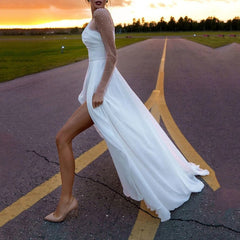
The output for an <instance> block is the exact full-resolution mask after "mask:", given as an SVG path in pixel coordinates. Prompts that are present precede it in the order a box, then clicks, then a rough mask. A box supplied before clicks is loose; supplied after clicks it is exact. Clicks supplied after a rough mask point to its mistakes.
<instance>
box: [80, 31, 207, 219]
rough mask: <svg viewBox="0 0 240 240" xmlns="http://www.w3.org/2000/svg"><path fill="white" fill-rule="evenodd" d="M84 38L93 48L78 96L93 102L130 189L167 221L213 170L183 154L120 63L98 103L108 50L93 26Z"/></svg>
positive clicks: (99, 127) (97, 119) (93, 114)
mask: <svg viewBox="0 0 240 240" xmlns="http://www.w3.org/2000/svg"><path fill="white" fill-rule="evenodd" d="M82 40H83V42H84V44H85V45H86V46H87V48H88V55H89V66H88V70H87V73H86V77H85V81H84V85H83V89H82V91H81V93H80V95H79V97H78V100H79V102H80V103H81V104H83V103H84V102H85V101H87V107H88V111H89V114H90V116H91V118H92V120H93V122H94V124H95V126H96V128H97V130H98V131H99V133H100V135H101V136H102V137H103V138H104V139H105V141H106V143H107V146H108V149H109V152H110V154H111V156H112V159H113V162H114V165H115V167H116V170H117V173H118V176H119V178H120V181H121V184H122V187H123V192H124V194H125V195H126V196H129V197H131V198H133V199H135V200H138V201H140V200H144V201H145V203H146V205H147V206H148V207H149V208H150V209H151V210H155V211H156V213H157V214H158V216H159V218H161V221H166V220H169V219H170V210H174V209H175V208H177V207H179V206H180V205H182V204H183V203H184V202H185V201H187V200H188V199H189V197H190V194H191V193H192V192H200V191H201V190H202V188H203V187H204V184H203V183H202V182H201V181H200V180H198V179H197V178H196V177H195V175H207V174H209V172H208V171H207V170H202V169H200V168H199V166H196V165H195V164H193V163H189V162H188V161H187V160H186V159H185V158H184V157H183V155H182V154H181V153H180V152H179V150H178V149H177V148H176V146H175V145H174V144H173V143H172V142H171V140H170V139H169V138H168V136H167V135H166V134H165V132H164V131H163V130H162V128H161V127H160V125H159V124H158V123H157V122H156V121H155V119H154V118H153V117H152V115H151V114H150V113H149V111H148V109H147V108H146V107H145V106H144V104H143V103H142V102H141V101H140V99H139V98H138V97H137V96H136V94H135V93H134V92H133V91H132V90H131V88H130V87H129V86H128V84H127V83H126V81H125V80H124V78H123V77H122V76H121V74H120V73H119V71H118V70H117V68H116V67H115V69H114V71H113V74H112V76H111V78H110V81H109V84H108V87H107V90H106V93H105V96H104V102H103V104H102V105H100V106H99V107H97V108H93V106H92V97H93V94H94V92H95V90H96V88H97V86H98V84H99V82H100V81H101V76H102V74H103V71H104V67H105V63H106V52H105V48H104V44H103V41H102V37H101V34H100V33H99V32H98V31H95V30H92V29H91V28H90V27H89V26H87V27H86V28H85V30H84V32H83V33H82Z"/></svg>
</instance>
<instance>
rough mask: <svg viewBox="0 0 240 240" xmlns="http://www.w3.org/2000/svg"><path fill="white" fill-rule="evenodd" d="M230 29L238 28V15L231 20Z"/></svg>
mask: <svg viewBox="0 0 240 240" xmlns="http://www.w3.org/2000/svg"><path fill="white" fill-rule="evenodd" d="M232 30H235V31H237V30H240V18H239V17H235V18H234V19H233V20H232Z"/></svg>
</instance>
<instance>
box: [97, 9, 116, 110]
mask: <svg viewBox="0 0 240 240" xmlns="http://www.w3.org/2000/svg"><path fill="white" fill-rule="evenodd" d="M93 17H94V20H95V25H96V28H97V30H98V31H99V33H100V34H101V37H102V41H103V44H104V47H105V50H106V64H105V68H104V72H103V75H102V79H101V81H100V83H99V85H98V88H97V90H96V92H95V94H94V95H93V107H94V108H95V107H98V106H99V105H101V104H102V103H103V97H104V93H105V90H106V88H107V85H108V82H109V80H110V77H111V75H112V73H113V70H114V67H115V64H116V61H117V51H116V46H115V38H114V25H113V21H112V18H111V15H110V13H109V11H108V10H107V9H105V8H100V9H97V10H95V12H94V15H93Z"/></svg>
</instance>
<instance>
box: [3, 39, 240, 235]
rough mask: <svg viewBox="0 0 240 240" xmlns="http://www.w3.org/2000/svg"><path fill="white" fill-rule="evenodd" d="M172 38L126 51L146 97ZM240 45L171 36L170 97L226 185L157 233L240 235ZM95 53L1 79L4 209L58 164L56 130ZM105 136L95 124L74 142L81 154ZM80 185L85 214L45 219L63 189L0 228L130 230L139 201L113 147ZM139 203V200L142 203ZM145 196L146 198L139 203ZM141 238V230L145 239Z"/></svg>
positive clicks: (125, 67)
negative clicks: (127, 188) (124, 181)
mask: <svg viewBox="0 0 240 240" xmlns="http://www.w3.org/2000/svg"><path fill="white" fill-rule="evenodd" d="M163 45H164V40H163V39H151V40H147V41H144V42H140V43H137V44H134V45H131V46H128V47H125V48H122V49H120V50H118V68H119V70H120V72H121V73H122V74H123V76H124V77H125V78H126V80H127V81H128V83H129V85H130V86H131V87H132V88H133V89H134V91H135V92H136V93H137V95H138V96H139V97H140V98H141V100H142V101H143V102H145V101H146V100H147V99H148V97H149V96H150V95H151V92H152V90H154V88H155V84H156V80H157V75H158V70H159V64H160V59H161V55H162V51H163ZM239 60H240V46H239V45H237V44H232V45H230V46H226V47H222V48H219V49H216V50H213V49H211V48H208V47H205V46H201V45H199V44H196V43H192V42H189V41H187V40H182V39H170V40H168V44H167V52H166V63H165V81H164V83H165V97H166V102H167V105H168V107H169V110H170V112H171V114H172V116H173V118H174V120H175V121H176V123H177V125H178V127H179V128H180V129H181V131H182V132H183V134H184V136H185V137H186V138H187V139H188V141H189V142H190V143H191V144H192V146H193V147H194V148H195V150H196V151H197V152H198V153H199V154H200V155H201V156H202V157H203V159H204V160H205V161H206V162H207V163H208V164H209V165H210V166H211V167H212V168H213V169H214V171H215V172H216V176H217V179H218V180H219V182H220V185H221V188H220V189H218V190H217V191H215V192H214V191H213V190H212V189H211V188H210V187H209V186H208V185H207V184H206V187H205V189H204V190H203V192H202V193H200V194H193V195H192V197H191V199H190V201H188V202H187V203H186V204H184V205H183V206H182V207H181V208H179V209H177V210H176V211H174V212H173V213H172V220H170V221H168V222H165V223H161V224H160V226H159V228H158V231H157V233H156V236H155V239H157V240H158V239H159V240H160V239H161V240H171V239H172V240H175V239H178V240H181V239H194V240H195V239H196V240H198V239H199V240H202V239H204V240H205V239H206V240H208V239H211V240H214V239H218V240H219V239H222V240H228V239H229V240H230V239H233V240H235V239H239V238H240V233H239V232H240V174H239V170H238V169H239V167H240V161H239V156H240V144H239V135H240V124H239V118H240V105H239V101H240V81H239V80H240V77H239V76H240V68H239V62H240V61H239ZM86 69H87V60H85V61H81V62H79V63H75V64H71V65H68V66H64V67H61V68H57V69H53V70H50V71H46V72H42V73H38V74H33V75H30V76H26V77H23V78H19V79H16V80H13V81H10V82H7V83H2V84H0V103H1V108H0V116H1V121H0V198H1V202H0V211H2V210H3V209H5V208H6V207H7V206H9V205H11V204H12V203H13V202H15V201H17V200H18V199H19V198H21V197H22V196H24V195H26V194H27V193H28V192H30V191H31V190H32V189H33V188H35V187H37V186H38V185H40V184H41V183H43V182H45V181H46V180H48V179H49V178H50V177H52V176H53V175H55V174H56V173H57V172H58V171H59V167H58V165H57V164H55V163H57V162H58V159H57V151H56V147H55V135H56V133H57V131H58V129H60V127H61V126H62V125H63V123H64V122H65V121H66V120H67V118H68V117H69V116H70V115H71V113H72V112H73V111H74V110H75V109H76V108H77V107H78V106H79V103H78V102H77V96H78V94H79V92H80V90H81V87H82V84H83V80H84V75H85V73H86ZM101 140H102V139H101V138H100V136H99V135H98V134H97V133H96V131H95V129H94V128H93V127H92V128H90V129H88V130H86V131H85V132H84V133H82V134H80V135H79V136H78V137H77V138H76V139H75V140H74V142H73V148H74V154H75V156H76V157H78V156H79V155H81V154H82V153H83V152H86V151H87V150H89V149H91V148H92V147H93V146H95V145H96V144H97V143H99V142H100V141H101ZM75 180H76V181H75V185H74V193H75V196H76V197H77V198H78V200H79V204H80V209H79V216H78V218H70V219H67V220H66V221H65V222H63V223H61V224H52V223H47V222H44V221H43V217H44V216H45V215H47V214H48V213H49V212H51V211H52V210H53V209H54V208H55V206H56V203H57V199H58V197H59V192H60V191H59V190H60V189H59V188H57V190H55V191H53V192H52V193H50V194H49V195H47V196H46V197H44V198H43V199H41V200H40V201H39V202H37V203H36V204H35V205H33V206H32V207H31V208H29V209H27V210H26V211H24V212H23V213H21V214H20V215H19V216H17V217H15V218H14V219H13V220H11V221H9V222H8V223H6V224H5V225H4V226H3V227H2V228H1V229H0V240H5V239H10V240H12V239H14V240H15V239H19V240H21V239H24V240H25V239H46V240H54V239H56V240H62V239H64V240H65V239H66V240H72V239H84V240H85V239H86V240H88V239H99V240H101V239H104V240H105V239H123V240H124V239H128V237H129V235H130V233H131V230H132V227H133V225H134V223H135V221H136V216H137V214H138V211H139V209H138V208H137V206H138V205H139V203H137V202H135V201H130V200H129V199H125V198H124V197H123V196H122V188H121V185H120V182H119V180H118V176H117V174H116V171H115V169H114V166H113V164H112V160H111V157H110V155H109V153H108V152H105V153H104V154H103V155H101V156H100V157H99V158H98V159H97V160H95V161H94V162H93V163H91V164H90V165H89V166H88V167H86V168H85V169H84V170H82V171H81V172H80V173H79V176H78V177H76V179H75ZM134 204H135V205H134ZM136 204H137V206H136ZM139 239H140V238H139Z"/></svg>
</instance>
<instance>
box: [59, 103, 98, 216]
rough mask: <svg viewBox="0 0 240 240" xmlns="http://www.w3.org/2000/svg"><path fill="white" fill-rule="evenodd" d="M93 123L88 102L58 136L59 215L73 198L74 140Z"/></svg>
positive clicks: (76, 112) (74, 114) (71, 118)
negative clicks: (60, 180) (60, 187)
mask: <svg viewBox="0 0 240 240" xmlns="http://www.w3.org/2000/svg"><path fill="white" fill-rule="evenodd" d="M92 125H93V121H92V119H91V117H90V115H89V113H88V109H87V104H86V103H84V104H83V105H81V106H80V107H79V108H78V109H77V110H76V111H75V112H74V113H73V115H72V116H71V117H70V118H69V119H68V121H67V122H66V124H65V125H64V126H63V127H62V129H61V130H60V131H59V132H58V134H57V136H56V144H57V149H58V155H59V162H60V171H61V178H62V189H61V196H60V200H59V203H58V206H57V209H56V211H55V213H54V215H55V216H57V217H58V216H61V215H63V214H64V211H66V208H67V206H68V205H69V204H70V203H71V201H72V200H73V196H72V187H73V182H74V171H75V161H74V157H73V151H72V140H73V138H74V137H75V136H77V135H78V134H79V133H81V132H82V131H84V130H85V129H87V128H89V127H91V126H92Z"/></svg>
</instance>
